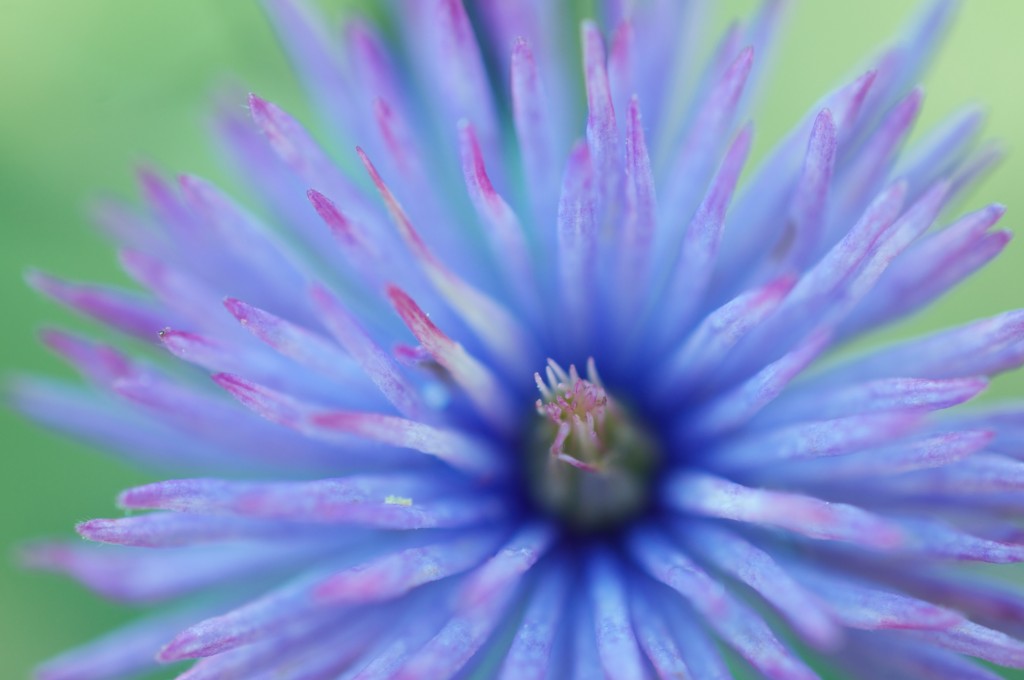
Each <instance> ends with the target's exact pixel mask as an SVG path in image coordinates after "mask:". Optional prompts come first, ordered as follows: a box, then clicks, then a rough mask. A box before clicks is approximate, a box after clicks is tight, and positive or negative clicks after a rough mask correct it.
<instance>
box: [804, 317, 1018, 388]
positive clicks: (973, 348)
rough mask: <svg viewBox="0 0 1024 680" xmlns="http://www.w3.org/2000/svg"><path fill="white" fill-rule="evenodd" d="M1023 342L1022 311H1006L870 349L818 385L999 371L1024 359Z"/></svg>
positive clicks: (1012, 366) (832, 371)
mask: <svg viewBox="0 0 1024 680" xmlns="http://www.w3.org/2000/svg"><path fill="white" fill-rule="evenodd" d="M1022 344H1024V311H1019V310H1018V311H1010V312H1004V313H1003V314H999V315H997V316H994V317H991V318H988V319H981V320H979V321H974V322H972V323H969V324H966V325H964V326H959V327H956V328H951V329H948V330H943V331H939V332H937V333H932V334H930V335H925V336H923V337H919V338H913V339H911V340H906V341H903V342H900V343H896V344H894V345H890V346H889V347H887V348H885V349H881V350H877V351H874V352H869V353H867V354H865V355H863V356H862V357H860V358H855V359H851V360H849V361H846V362H843V363H841V364H840V365H839V366H837V367H836V368H834V369H832V370H829V371H827V372H826V373H824V374H823V375H822V376H820V377H817V378H815V379H814V384H815V385H817V386H825V385H828V386H831V385H838V384H842V383H844V382H850V381H853V380H871V379H877V378H886V377H892V376H902V377H908V378H928V379H933V380H937V379H950V378H961V377H967V376H977V375H995V374H997V373H1001V372H1003V371H1006V370H1008V369H1011V368H1014V367H1016V366H1018V365H1019V364H1020V362H1021V361H1024V346H1022Z"/></svg>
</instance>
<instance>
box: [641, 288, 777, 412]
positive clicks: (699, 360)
mask: <svg viewBox="0 0 1024 680" xmlns="http://www.w3.org/2000/svg"><path fill="white" fill-rule="evenodd" d="M795 283H796V277H795V276H783V277H781V278H779V279H776V280H775V281H772V282H771V283H768V284H766V285H765V286H763V287H761V288H756V289H754V290H752V291H749V292H747V293H743V294H742V295H740V296H738V297H736V298H734V299H732V300H730V301H729V302H727V303H726V304H725V305H723V306H722V307H719V308H718V309H716V310H715V311H713V312H711V313H710V314H708V315H707V316H706V317H705V318H704V321H702V322H701V323H700V325H698V326H697V328H696V329H695V330H693V331H692V332H691V333H690V334H689V335H688V336H687V338H686V341H685V343H684V344H683V345H682V347H680V348H679V349H678V350H676V352H675V353H674V354H672V355H671V357H670V358H669V361H668V363H667V365H666V366H665V368H664V369H663V372H662V375H661V376H660V377H659V378H657V380H658V381H659V383H660V384H658V385H657V386H656V387H657V388H658V389H659V390H664V393H663V396H664V397H671V396H681V395H682V394H684V393H685V392H686V391H690V390H694V389H696V388H697V386H698V385H700V384H701V383H702V382H703V381H704V379H706V378H707V377H708V376H709V375H710V374H711V373H712V372H713V371H714V370H715V369H716V368H717V367H718V366H719V365H721V364H722V362H723V361H725V359H726V358H727V357H728V355H729V350H731V349H732V348H733V347H734V346H735V345H736V343H738V342H739V341H740V340H742V339H743V337H744V336H745V335H746V334H747V333H749V332H750V331H751V330H753V329H754V328H756V327H757V326H758V325H759V324H760V323H761V322H762V321H764V320H765V319H767V318H768V317H770V316H771V314H772V313H773V312H774V311H775V310H776V309H778V307H779V305H780V304H782V301H783V300H784V299H785V298H786V295H788V294H789V291H790V290H792V289H793V285H794V284H795Z"/></svg>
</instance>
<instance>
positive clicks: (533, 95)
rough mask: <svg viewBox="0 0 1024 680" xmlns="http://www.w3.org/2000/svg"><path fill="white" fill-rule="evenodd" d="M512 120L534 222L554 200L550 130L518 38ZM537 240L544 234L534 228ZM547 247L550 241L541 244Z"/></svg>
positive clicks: (533, 69)
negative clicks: (545, 244)
mask: <svg viewBox="0 0 1024 680" xmlns="http://www.w3.org/2000/svg"><path fill="white" fill-rule="evenodd" d="M511 81H512V121H513V123H514V125H515V129H516V138H517V139H518V141H519V149H520V153H521V154H522V158H523V174H524V178H525V180H526V188H527V191H528V192H529V197H530V205H531V207H532V216H533V218H534V220H537V219H538V218H539V217H540V216H541V215H546V214H548V211H549V210H550V209H551V208H552V207H553V206H554V205H555V202H556V200H557V196H558V194H557V189H556V187H557V179H556V178H557V174H556V173H557V170H556V163H555V161H554V154H555V152H556V149H555V148H554V147H553V143H554V136H555V133H554V130H552V129H551V124H552V121H551V114H550V112H549V110H548V108H549V107H548V102H547V99H546V96H545V92H544V91H543V87H542V84H541V80H540V77H539V75H538V73H537V64H536V61H535V60H534V55H533V49H532V47H531V46H530V44H529V43H528V42H527V41H526V40H524V39H522V38H518V39H516V41H515V44H514V45H513V47H512V62H511ZM534 231H536V232H538V233H537V235H538V236H539V237H544V231H545V230H541V229H539V228H534ZM543 242H545V243H548V244H549V245H550V244H551V243H553V242H552V241H549V240H545V241H543Z"/></svg>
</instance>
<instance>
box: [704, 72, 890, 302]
mask: <svg viewBox="0 0 1024 680" xmlns="http://www.w3.org/2000/svg"><path fill="white" fill-rule="evenodd" d="M874 82H875V72H874V71H869V72H867V73H865V74H864V75H861V76H860V77H858V78H857V79H856V80H854V81H853V82H852V83H850V84H848V85H845V86H843V87H841V88H840V89H838V90H837V91H835V92H833V93H831V94H829V95H828V96H826V97H824V98H823V99H822V100H821V101H820V102H818V103H817V104H815V106H814V107H813V108H812V109H811V111H810V112H809V113H808V115H807V116H805V118H804V120H803V121H802V122H801V123H800V124H799V125H797V126H796V128H795V129H794V130H793V131H792V132H791V133H790V134H789V135H787V136H786V137H785V138H784V139H783V140H782V142H780V143H779V144H778V146H777V147H776V148H775V149H774V150H773V151H772V152H771V153H770V154H769V155H768V157H767V158H766V159H765V160H764V161H763V162H762V163H761V165H760V166H759V167H758V169H757V172H756V174H755V175H754V177H753V178H752V179H751V180H750V182H748V183H747V185H746V187H745V188H744V190H743V193H742V194H741V195H740V197H739V199H738V200H737V202H736V207H735V208H734V210H733V215H732V219H731V220H730V229H729V231H728V232H727V233H726V235H725V238H724V239H723V242H722V249H721V251H722V252H721V255H720V260H721V263H720V267H719V268H720V270H721V271H723V272H730V273H735V272H739V271H744V270H745V268H749V267H751V266H752V265H754V264H756V261H757V260H758V259H759V258H760V257H761V256H762V255H763V252H764V247H765V244H766V243H777V242H778V240H779V239H780V238H782V235H783V233H785V227H786V225H787V221H786V220H782V219H779V217H778V216H779V215H784V214H786V213H787V211H788V205H789V201H790V200H791V196H792V191H793V189H792V188H793V186H794V185H795V183H796V182H797V180H798V178H799V177H800V173H801V172H802V168H803V163H804V160H805V159H806V155H807V148H808V140H809V139H810V137H811V133H812V131H813V128H814V124H815V121H816V120H817V117H818V115H819V114H820V113H821V111H822V110H823V109H828V110H829V111H831V112H832V120H833V122H834V123H835V126H836V128H837V143H838V144H839V145H840V147H841V146H842V145H843V144H844V143H845V142H846V141H847V140H848V138H849V137H850V136H851V134H852V133H853V132H854V131H855V124H856V123H857V121H858V118H859V117H860V111H861V108H862V106H863V104H864V101H865V98H866V97H867V95H868V94H869V93H870V92H871V91H872V85H873V83H874ZM825 245H828V244H827V243H826V244H825ZM721 283H722V285H724V286H726V290H725V292H726V293H727V294H733V295H735V294H736V292H738V290H739V288H737V285H738V284H742V283H744V282H742V281H735V282H727V281H725V280H724V279H723V280H722V281H721Z"/></svg>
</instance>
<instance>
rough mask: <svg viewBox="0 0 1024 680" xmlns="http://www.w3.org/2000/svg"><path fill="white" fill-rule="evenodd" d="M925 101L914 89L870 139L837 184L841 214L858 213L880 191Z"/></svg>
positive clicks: (838, 206) (919, 92) (921, 94)
mask: <svg viewBox="0 0 1024 680" xmlns="http://www.w3.org/2000/svg"><path fill="white" fill-rule="evenodd" d="M922 99H923V93H922V92H921V90H919V89H915V90H912V91H911V92H910V94H908V95H907V96H906V97H905V98H904V99H903V100H902V101H901V102H899V103H898V104H897V105H896V106H894V107H893V109H892V111H890V112H889V113H888V115H887V116H886V118H885V120H883V121H882V123H881V125H880V126H879V128H878V130H877V131H875V133H874V134H872V135H871V137H870V138H869V141H868V143H867V145H866V146H865V148H864V149H863V150H862V151H861V152H860V153H859V154H858V156H857V158H856V160H855V161H854V163H853V164H852V165H851V166H850V167H849V168H847V169H846V170H845V171H844V172H843V173H842V175H841V177H840V178H839V180H838V182H839V185H838V186H841V187H842V189H841V191H839V192H837V193H838V194H839V195H838V196H837V199H838V200H837V210H838V211H839V214H845V213H848V212H849V211H851V210H853V211H856V208H857V206H858V205H860V204H861V203H862V202H863V201H864V200H866V199H867V198H868V196H869V195H870V193H871V192H872V191H873V190H875V189H877V184H878V178H880V177H885V175H886V173H885V172H884V168H885V166H886V164H888V163H889V162H890V159H891V158H892V157H893V156H894V155H895V154H896V152H897V151H898V150H899V148H900V146H902V144H903V141H904V140H905V139H906V137H907V135H909V134H910V129H911V127H912V126H913V124H914V121H915V120H916V119H917V114H918V113H919V111H920V110H921V100H922Z"/></svg>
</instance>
